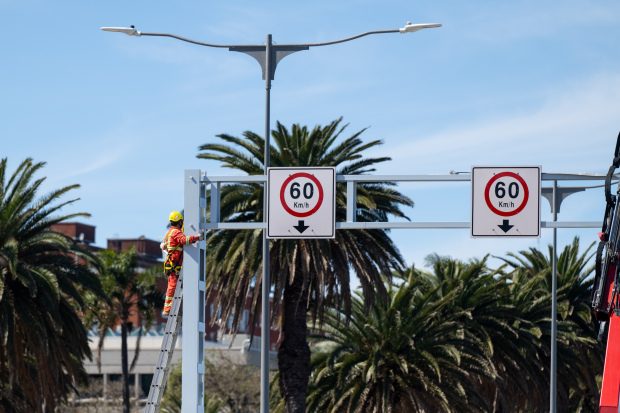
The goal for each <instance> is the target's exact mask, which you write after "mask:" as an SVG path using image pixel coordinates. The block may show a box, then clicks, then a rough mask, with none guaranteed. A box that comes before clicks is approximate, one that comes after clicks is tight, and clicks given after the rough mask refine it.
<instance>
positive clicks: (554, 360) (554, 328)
mask: <svg viewBox="0 0 620 413" xmlns="http://www.w3.org/2000/svg"><path fill="white" fill-rule="evenodd" d="M557 189H558V181H555V180H554V181H553V220H554V221H557V220H558V213H557V210H558V209H557V207H558V198H557V195H558V191H557ZM557 241H558V230H557V228H553V257H552V262H553V264H552V266H551V291H552V292H551V294H552V299H551V372H550V374H551V380H550V386H549V394H550V400H549V403H550V408H549V411H550V413H556V412H557V410H556V395H557V366H558V352H557V333H558V280H557V265H558V259H557V256H558V254H557Z"/></svg>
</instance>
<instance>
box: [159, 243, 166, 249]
mask: <svg viewBox="0 0 620 413" xmlns="http://www.w3.org/2000/svg"><path fill="white" fill-rule="evenodd" d="M159 248H161V249H162V250H165V249H166V243H165V242H162V243H161V244H159Z"/></svg>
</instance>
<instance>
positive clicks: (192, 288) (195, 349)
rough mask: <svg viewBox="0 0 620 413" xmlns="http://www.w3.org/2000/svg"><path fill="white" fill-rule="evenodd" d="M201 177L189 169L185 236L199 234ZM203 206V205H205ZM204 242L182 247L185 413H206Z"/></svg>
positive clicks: (196, 171)
mask: <svg viewBox="0 0 620 413" xmlns="http://www.w3.org/2000/svg"><path fill="white" fill-rule="evenodd" d="M200 179H201V175H200V170H199V169H186V170H185V179H184V206H183V207H184V208H185V216H184V217H183V218H184V221H185V228H184V232H185V235H188V236H189V235H198V234H199V231H200V216H201V213H200V212H201V211H200V209H201V202H200V194H201V185H202V184H201V183H200V182H201V181H200ZM203 204H204V203H203ZM204 249H205V241H200V242H197V243H195V244H190V245H186V246H185V247H184V248H183V268H182V269H181V271H183V359H182V372H183V384H182V407H181V412H182V413H203V412H204V372H205V366H204V356H205V352H204V342H205V271H204V269H205V265H204V263H205V252H204Z"/></svg>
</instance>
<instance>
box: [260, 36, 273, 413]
mask: <svg viewBox="0 0 620 413" xmlns="http://www.w3.org/2000/svg"><path fill="white" fill-rule="evenodd" d="M265 45H266V46H265V91H266V93H265V159H264V169H265V175H267V168H269V155H270V152H271V148H270V145H269V141H270V135H271V128H270V123H269V122H270V120H269V116H270V104H271V101H270V99H271V95H270V94H271V35H270V34H268V35H267V40H266V43H265ZM267 185H268V182H265V185H264V186H263V194H264V198H263V221H264V222H267ZM270 291H271V282H270V280H269V240H268V239H267V229H264V230H263V275H262V290H261V294H262V302H261V333H260V334H261V340H260V413H269V330H270V328H269V327H270V326H269V312H270V311H269V292H270Z"/></svg>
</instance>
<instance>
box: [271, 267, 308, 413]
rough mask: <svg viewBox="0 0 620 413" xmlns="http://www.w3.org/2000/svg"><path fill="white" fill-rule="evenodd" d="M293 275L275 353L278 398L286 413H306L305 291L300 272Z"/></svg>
mask: <svg viewBox="0 0 620 413" xmlns="http://www.w3.org/2000/svg"><path fill="white" fill-rule="evenodd" d="M296 275H297V276H296V277H295V278H294V280H293V283H292V284H287V285H286V287H285V289H284V297H283V307H284V308H283V310H284V311H283V314H282V316H283V322H282V331H283V332H284V340H283V341H282V344H281V345H280V349H279V351H278V368H279V370H280V394H281V395H282V398H283V399H284V401H285V403H286V407H285V410H286V413H305V412H306V389H307V387H308V380H309V379H310V347H309V346H308V342H307V340H306V335H307V327H306V303H307V299H308V290H307V289H306V290H304V289H303V276H302V275H301V270H300V271H297V274H296Z"/></svg>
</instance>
